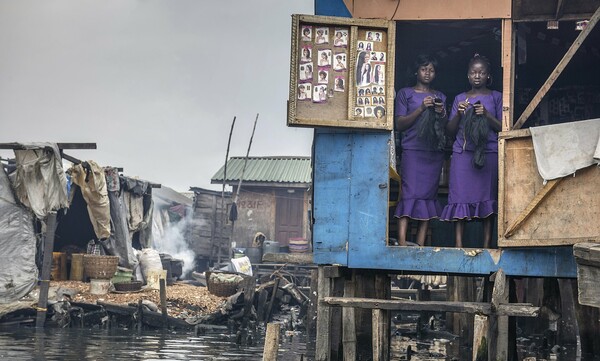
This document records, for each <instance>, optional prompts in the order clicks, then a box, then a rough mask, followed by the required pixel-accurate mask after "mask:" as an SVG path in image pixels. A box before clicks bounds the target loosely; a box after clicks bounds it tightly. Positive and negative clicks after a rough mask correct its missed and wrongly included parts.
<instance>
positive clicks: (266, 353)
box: [263, 323, 281, 361]
mask: <svg viewBox="0 0 600 361" xmlns="http://www.w3.org/2000/svg"><path fill="white" fill-rule="evenodd" d="M280 327H281V325H280V324H278V323H268V324H267V334H266V335H265V348H264V350H263V361H277V351H278V350H279V328H280Z"/></svg>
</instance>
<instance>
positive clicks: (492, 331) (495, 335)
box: [488, 268, 509, 361]
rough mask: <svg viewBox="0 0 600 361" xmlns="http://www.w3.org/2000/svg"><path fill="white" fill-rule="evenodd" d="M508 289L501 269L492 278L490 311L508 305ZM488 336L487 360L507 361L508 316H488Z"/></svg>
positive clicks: (495, 310)
mask: <svg viewBox="0 0 600 361" xmlns="http://www.w3.org/2000/svg"><path fill="white" fill-rule="evenodd" d="M508 295H509V287H508V286H507V282H506V276H505V274H504V271H503V270H502V268H501V269H499V270H498V272H496V274H495V277H494V289H493V291H492V310H493V311H494V312H497V310H498V309H499V306H500V304H501V303H508ZM488 334H489V336H488V360H490V361H508V316H498V315H496V314H492V315H491V316H490V324H489V333H488Z"/></svg>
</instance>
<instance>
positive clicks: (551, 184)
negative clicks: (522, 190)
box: [504, 178, 563, 238]
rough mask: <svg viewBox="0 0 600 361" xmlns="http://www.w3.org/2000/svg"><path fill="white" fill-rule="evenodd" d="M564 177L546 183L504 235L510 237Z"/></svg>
mask: <svg viewBox="0 0 600 361" xmlns="http://www.w3.org/2000/svg"><path fill="white" fill-rule="evenodd" d="M562 179H563V178H558V179H552V180H549V181H548V183H546V184H545V185H544V186H543V187H542V189H540V190H539V192H537V193H536V194H535V196H534V197H533V199H532V200H531V201H530V202H529V204H528V205H527V207H525V209H524V210H523V211H522V212H521V213H520V214H519V216H518V217H517V219H515V220H514V222H513V223H512V224H511V225H510V226H509V227H508V229H507V230H506V232H505V233H504V237H505V238H508V237H510V236H512V235H513V234H514V233H515V231H516V230H517V229H518V228H519V227H520V226H521V225H522V224H523V222H525V220H526V219H527V218H529V216H531V214H532V213H533V211H534V210H535V209H536V208H537V207H538V206H539V205H540V203H542V201H543V200H544V199H545V198H546V197H547V196H548V194H550V192H552V190H553V189H554V188H556V186H557V185H558V184H559V183H560V181H561V180H562Z"/></svg>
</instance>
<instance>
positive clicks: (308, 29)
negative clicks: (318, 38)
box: [300, 25, 312, 41]
mask: <svg viewBox="0 0 600 361" xmlns="http://www.w3.org/2000/svg"><path fill="white" fill-rule="evenodd" d="M300 33H301V34H302V36H301V40H302V41H312V26H310V25H302V27H301V30H300Z"/></svg>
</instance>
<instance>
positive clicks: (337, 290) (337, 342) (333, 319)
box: [329, 275, 344, 360]
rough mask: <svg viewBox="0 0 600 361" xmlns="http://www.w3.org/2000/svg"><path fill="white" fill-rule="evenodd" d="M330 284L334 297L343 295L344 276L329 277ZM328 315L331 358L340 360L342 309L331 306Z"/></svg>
mask: <svg viewBox="0 0 600 361" xmlns="http://www.w3.org/2000/svg"><path fill="white" fill-rule="evenodd" d="M331 284H332V290H331V294H332V295H333V296H334V297H342V296H343V295H344V278H343V277H340V275H336V277H335V278H332V279H331ZM329 317H330V324H331V326H330V331H329V337H330V338H331V344H330V347H331V359H332V360H340V359H342V357H343V344H342V309H341V308H339V307H334V308H332V309H331V311H330V314H329Z"/></svg>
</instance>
